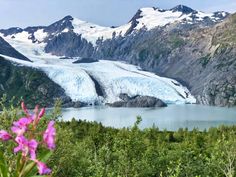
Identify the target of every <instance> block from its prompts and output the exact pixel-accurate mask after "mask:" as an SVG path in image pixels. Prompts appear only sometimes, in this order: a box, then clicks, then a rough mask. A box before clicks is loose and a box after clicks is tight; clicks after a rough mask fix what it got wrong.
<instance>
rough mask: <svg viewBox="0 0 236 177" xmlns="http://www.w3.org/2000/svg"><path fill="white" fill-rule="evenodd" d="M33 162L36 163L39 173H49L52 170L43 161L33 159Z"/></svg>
mask: <svg viewBox="0 0 236 177" xmlns="http://www.w3.org/2000/svg"><path fill="white" fill-rule="evenodd" d="M35 162H36V163H37V168H38V170H39V174H40V175H49V174H50V173H51V172H52V170H51V169H50V168H48V167H47V166H46V164H44V163H43V162H40V161H38V160H35Z"/></svg>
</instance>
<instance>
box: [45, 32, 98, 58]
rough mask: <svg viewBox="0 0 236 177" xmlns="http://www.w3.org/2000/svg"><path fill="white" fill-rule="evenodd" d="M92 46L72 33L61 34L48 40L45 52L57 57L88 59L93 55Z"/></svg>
mask: <svg viewBox="0 0 236 177" xmlns="http://www.w3.org/2000/svg"><path fill="white" fill-rule="evenodd" d="M93 50H94V48H93V45H92V44H91V43H89V42H87V41H86V40H85V39H83V38H81V35H77V34H75V33H73V32H68V33H61V34H60V35H58V36H56V37H54V38H53V39H51V40H49V41H48V43H47V46H46V48H45V51H46V52H48V53H52V54H54V55H58V56H68V57H77V56H80V57H89V56H88V55H87V53H93Z"/></svg>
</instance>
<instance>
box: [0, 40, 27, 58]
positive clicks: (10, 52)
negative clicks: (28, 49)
mask: <svg viewBox="0 0 236 177" xmlns="http://www.w3.org/2000/svg"><path fill="white" fill-rule="evenodd" d="M0 54H2V55H6V56H9V57H14V58H17V59H21V60H25V61H30V60H29V59H28V58H27V57H25V56H24V55H22V54H21V53H20V52H18V51H17V50H15V49H14V48H13V47H12V46H11V45H10V44H9V43H7V42H6V41H5V40H4V39H3V38H1V37H0Z"/></svg>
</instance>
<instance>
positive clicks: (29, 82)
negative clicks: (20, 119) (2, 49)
mask: <svg viewBox="0 0 236 177" xmlns="http://www.w3.org/2000/svg"><path fill="white" fill-rule="evenodd" d="M0 68H1V69H0V96H2V95H3V94H7V96H8V98H12V97H13V96H14V97H16V100H17V101H19V100H20V99H21V98H22V99H24V101H25V102H27V104H29V105H30V107H31V108H33V106H34V105H35V103H37V104H40V105H41V106H53V104H54V102H55V99H56V98H61V99H62V100H65V99H67V96H66V95H65V92H64V90H63V89H62V88H61V87H60V86H59V85H57V84H55V83H54V82H52V81H51V80H50V79H49V78H48V77H47V75H46V74H45V73H43V72H42V71H39V70H37V69H34V68H30V67H25V66H22V65H21V66H20V65H17V64H16V63H12V62H10V61H8V60H6V59H4V58H3V57H0Z"/></svg>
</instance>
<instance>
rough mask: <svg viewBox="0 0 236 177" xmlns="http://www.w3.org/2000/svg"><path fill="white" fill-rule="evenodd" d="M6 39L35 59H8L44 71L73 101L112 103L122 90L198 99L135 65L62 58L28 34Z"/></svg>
mask: <svg viewBox="0 0 236 177" xmlns="http://www.w3.org/2000/svg"><path fill="white" fill-rule="evenodd" d="M4 39H5V40H6V41H7V42H9V43H10V44H11V45H12V46H13V47H14V48H15V49H16V50H18V51H19V52H21V53H22V54H24V55H25V56H26V57H28V58H29V59H30V60H31V61H33V62H27V61H22V60H18V59H15V58H11V57H7V56H4V57H5V58H6V59H8V60H10V61H13V62H15V63H18V64H20V65H25V66H29V67H34V68H38V69H40V70H42V71H44V72H45V73H46V74H47V75H48V77H49V78H51V79H52V80H53V81H54V82H55V83H57V84H59V85H60V86H61V87H62V88H63V89H64V90H65V93H66V94H67V95H68V96H69V97H71V99H72V100H73V101H81V102H85V103H89V104H94V103H101V104H103V103H112V102H115V101H118V100H120V99H119V94H120V93H127V94H128V95H129V96H135V95H143V96H154V97H156V98H159V99H161V100H163V101H164V102H166V103H173V104H184V103H195V102H196V99H195V98H194V97H193V96H192V95H191V94H190V92H189V91H188V89H187V88H185V87H183V86H181V84H179V83H178V82H177V81H175V80H172V79H168V78H164V77H159V76H157V75H155V74H154V73H150V72H145V71H141V70H140V68H138V67H136V66H134V65H129V64H125V63H121V62H117V61H106V60H100V61H99V62H94V63H80V64H73V62H74V61H76V60H77V59H60V58H61V57H58V56H53V55H51V54H47V53H45V52H44V50H43V49H44V46H45V44H44V43H39V44H38V43H32V42H31V41H30V39H26V38H25V35H23V36H17V37H16V38H11V37H4ZM93 79H95V80H96V81H97V83H95V82H94V80H93ZM96 84H99V87H100V88H101V90H102V91H103V95H102V96H101V95H100V96H99V94H98V93H97V90H96Z"/></svg>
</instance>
